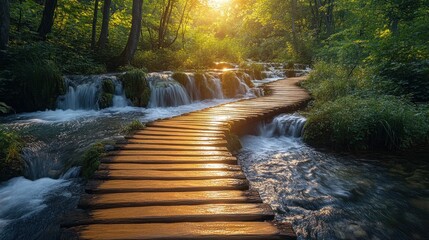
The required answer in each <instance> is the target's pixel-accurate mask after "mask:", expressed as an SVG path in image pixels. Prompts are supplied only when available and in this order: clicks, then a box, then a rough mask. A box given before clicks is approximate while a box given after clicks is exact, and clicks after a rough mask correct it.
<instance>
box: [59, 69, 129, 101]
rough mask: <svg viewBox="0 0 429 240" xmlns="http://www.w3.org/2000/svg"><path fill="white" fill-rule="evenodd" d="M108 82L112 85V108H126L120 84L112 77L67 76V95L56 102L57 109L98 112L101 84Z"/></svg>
mask: <svg viewBox="0 0 429 240" xmlns="http://www.w3.org/2000/svg"><path fill="white" fill-rule="evenodd" d="M105 80H109V81H111V82H112V83H113V84H114V87H115V94H114V96H113V107H126V106H127V105H128V102H127V100H126V98H125V94H124V92H123V90H122V83H121V81H119V80H118V79H117V77H116V76H114V75H94V76H68V77H65V83H66V85H67V86H68V90H67V93H66V94H65V95H64V96H60V97H59V98H58V100H57V107H58V109H63V110H67V109H71V110H98V109H99V104H98V103H99V102H98V101H99V98H100V93H101V88H102V83H103V81H105Z"/></svg>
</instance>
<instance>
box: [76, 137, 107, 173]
mask: <svg viewBox="0 0 429 240" xmlns="http://www.w3.org/2000/svg"><path fill="white" fill-rule="evenodd" d="M103 153H104V143H102V142H99V143H96V144H93V145H92V146H90V147H89V148H88V149H87V150H86V151H85V152H84V154H83V156H82V159H81V160H80V163H79V165H80V166H81V167H82V168H81V176H82V177H84V178H86V179H89V178H91V177H92V176H93V175H94V173H95V171H97V169H98V167H99V166H100V160H101V157H102V156H103Z"/></svg>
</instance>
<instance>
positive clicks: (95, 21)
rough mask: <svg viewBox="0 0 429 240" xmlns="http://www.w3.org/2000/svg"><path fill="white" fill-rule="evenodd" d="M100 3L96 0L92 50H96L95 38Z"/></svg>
mask: <svg viewBox="0 0 429 240" xmlns="http://www.w3.org/2000/svg"><path fill="white" fill-rule="evenodd" d="M98 2H99V0H95V3H94V16H93V18H92V33H91V49H95V37H96V35H97V18H98Z"/></svg>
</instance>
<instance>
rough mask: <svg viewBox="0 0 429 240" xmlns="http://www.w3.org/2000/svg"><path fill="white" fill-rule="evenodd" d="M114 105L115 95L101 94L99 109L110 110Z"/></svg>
mask: <svg viewBox="0 0 429 240" xmlns="http://www.w3.org/2000/svg"><path fill="white" fill-rule="evenodd" d="M112 105H113V94H111V93H105V92H103V93H101V94H100V98H99V99H98V107H99V108H100V109H103V108H108V107H111V106H112Z"/></svg>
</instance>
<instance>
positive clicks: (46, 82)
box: [8, 61, 65, 111]
mask: <svg viewBox="0 0 429 240" xmlns="http://www.w3.org/2000/svg"><path fill="white" fill-rule="evenodd" d="M15 67H16V70H15V74H16V76H15V81H16V82H15V83H14V86H9V87H10V88H11V89H14V90H15V92H18V96H16V99H14V100H16V101H17V102H13V103H9V102H8V103H9V104H11V105H12V106H14V107H15V108H16V109H17V110H20V111H37V110H45V109H53V108H55V107H56V100H57V97H58V96H60V95H63V94H65V85H64V80H63V78H62V76H61V73H60V71H59V69H58V67H57V66H56V65H55V64H54V63H53V62H51V61H34V62H23V63H21V64H19V65H17V66H15Z"/></svg>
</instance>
